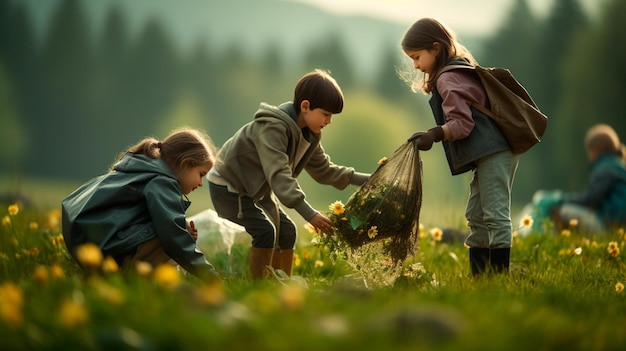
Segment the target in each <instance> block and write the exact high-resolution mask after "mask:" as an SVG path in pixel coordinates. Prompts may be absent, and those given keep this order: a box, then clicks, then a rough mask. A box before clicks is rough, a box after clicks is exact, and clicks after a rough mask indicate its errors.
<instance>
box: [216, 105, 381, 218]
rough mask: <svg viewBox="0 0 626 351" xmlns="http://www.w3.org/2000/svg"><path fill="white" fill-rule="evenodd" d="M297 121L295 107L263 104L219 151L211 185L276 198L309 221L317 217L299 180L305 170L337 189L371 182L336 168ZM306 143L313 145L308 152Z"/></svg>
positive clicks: (316, 137) (314, 137) (317, 140)
mask: <svg viewBox="0 0 626 351" xmlns="http://www.w3.org/2000/svg"><path fill="white" fill-rule="evenodd" d="M296 118H297V116H295V109H294V108H293V103H285V104H283V105H281V106H280V108H279V107H277V106H273V105H269V104H266V103H261V105H260V107H259V109H258V110H257V112H256V113H255V114H254V120H253V121H252V122H249V123H248V124H246V125H244V126H243V127H241V128H240V129H239V130H238V131H237V132H236V133H235V135H233V136H232V137H231V138H230V139H229V140H227V141H226V143H224V145H223V146H222V148H221V149H220V152H219V160H220V161H218V163H217V164H216V165H215V166H214V167H213V169H212V171H211V172H210V173H209V175H208V180H209V181H212V182H214V183H218V184H223V183H224V182H225V183H226V184H227V185H228V186H229V188H230V189H231V190H234V191H235V192H237V193H238V194H240V195H244V196H248V197H250V198H252V199H253V200H254V201H257V202H259V201H261V200H265V201H268V200H269V199H270V198H271V194H272V193H273V194H274V195H275V196H276V197H277V198H278V200H279V201H280V202H281V203H282V204H284V205H285V206H287V207H288V208H293V209H295V210H296V211H297V212H298V213H299V214H300V215H301V216H302V217H303V218H304V219H305V220H307V221H308V220H310V219H311V218H313V217H314V216H315V215H316V214H317V213H318V212H317V211H316V210H315V209H314V208H313V207H311V205H309V203H308V202H307V201H306V199H305V194H304V191H303V190H302V188H300V185H299V184H298V181H297V180H296V177H297V176H298V175H299V174H300V172H301V171H302V170H303V169H305V170H306V171H307V172H308V173H309V175H311V177H312V178H313V179H314V180H315V181H316V182H318V183H320V184H325V185H332V186H334V187H335V188H337V189H344V188H346V187H347V186H348V185H350V184H353V185H362V184H363V183H364V182H365V181H366V180H367V179H368V177H369V175H368V174H364V173H359V172H355V170H354V168H351V167H345V166H339V165H336V164H334V163H332V161H331V160H330V156H328V155H327V154H326V153H325V152H324V149H323V147H322V145H321V144H320V139H321V133H320V134H315V133H310V137H309V140H306V139H305V137H304V135H303V134H302V130H301V129H300V127H299V126H298V125H297V124H296ZM303 144H304V146H306V145H307V144H310V146H308V148H306V150H305V151H304V153H302V150H303ZM299 151H300V152H299ZM265 201H263V202H265ZM272 201H273V200H272ZM264 207H265V206H264Z"/></svg>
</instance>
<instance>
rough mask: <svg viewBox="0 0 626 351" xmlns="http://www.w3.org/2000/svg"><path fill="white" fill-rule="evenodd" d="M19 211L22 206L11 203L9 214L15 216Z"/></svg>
mask: <svg viewBox="0 0 626 351" xmlns="http://www.w3.org/2000/svg"><path fill="white" fill-rule="evenodd" d="M18 212H20V208H19V207H18V206H17V204H13V205H9V215H11V216H15V215H16V214H17V213H18Z"/></svg>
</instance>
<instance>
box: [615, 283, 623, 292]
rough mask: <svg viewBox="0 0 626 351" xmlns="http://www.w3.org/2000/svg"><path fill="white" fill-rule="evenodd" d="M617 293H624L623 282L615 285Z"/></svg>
mask: <svg viewBox="0 0 626 351" xmlns="http://www.w3.org/2000/svg"><path fill="white" fill-rule="evenodd" d="M615 291H617V292H618V293H621V292H622V291H624V284H622V283H621V282H617V284H615Z"/></svg>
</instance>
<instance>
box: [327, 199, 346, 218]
mask: <svg viewBox="0 0 626 351" xmlns="http://www.w3.org/2000/svg"><path fill="white" fill-rule="evenodd" d="M329 209H331V210H332V211H333V213H334V214H336V215H340V214H342V213H343V212H344V211H345V208H344V206H343V203H342V202H341V201H335V202H333V203H332V204H331V205H330V207H329Z"/></svg>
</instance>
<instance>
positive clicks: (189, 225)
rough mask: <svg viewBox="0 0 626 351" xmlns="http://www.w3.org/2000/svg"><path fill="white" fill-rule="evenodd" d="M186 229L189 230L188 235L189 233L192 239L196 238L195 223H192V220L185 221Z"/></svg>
mask: <svg viewBox="0 0 626 351" xmlns="http://www.w3.org/2000/svg"><path fill="white" fill-rule="evenodd" d="M187 231H188V232H189V235H191V237H192V238H193V240H196V241H197V240H198V229H196V225H195V224H194V223H193V221H190V222H188V223H187Z"/></svg>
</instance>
